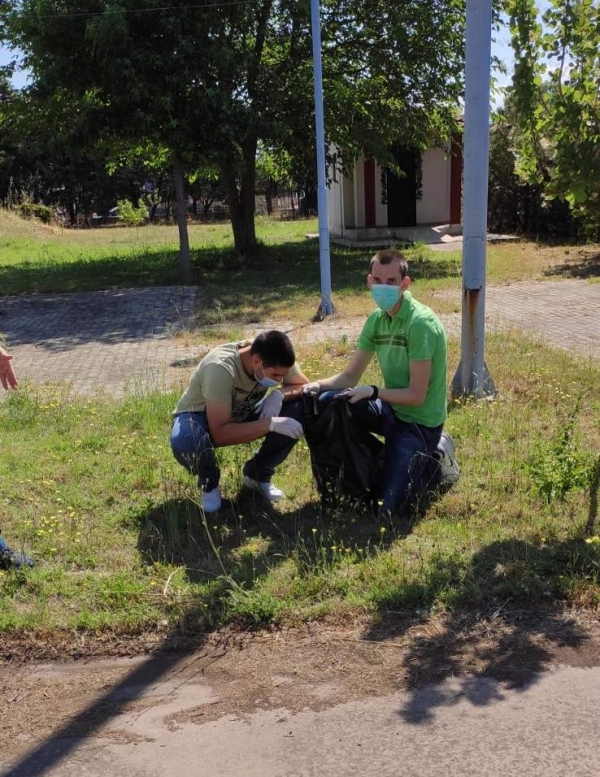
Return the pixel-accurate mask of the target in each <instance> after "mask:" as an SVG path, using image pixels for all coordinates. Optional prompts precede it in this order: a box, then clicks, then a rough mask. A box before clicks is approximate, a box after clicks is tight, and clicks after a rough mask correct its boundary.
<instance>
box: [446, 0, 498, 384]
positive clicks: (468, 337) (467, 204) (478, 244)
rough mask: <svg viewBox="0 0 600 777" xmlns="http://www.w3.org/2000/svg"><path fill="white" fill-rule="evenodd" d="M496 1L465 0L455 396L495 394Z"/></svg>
mask: <svg viewBox="0 0 600 777" xmlns="http://www.w3.org/2000/svg"><path fill="white" fill-rule="evenodd" d="M491 38H492V0H467V40H466V44H467V45H466V61H465V134H464V197H463V206H464V211H463V264H462V290H463V301H462V336H461V362H460V364H459V367H458V370H457V372H456V375H455V376H454V380H453V382H452V393H453V395H454V396H455V397H457V396H464V395H466V394H472V395H474V396H475V397H481V396H482V395H484V394H493V393H494V384H493V381H492V379H491V376H490V375H489V372H488V369H487V366H486V364H485V361H484V342H485V270H486V241H487V193H488V168H489V146H490V59H491Z"/></svg>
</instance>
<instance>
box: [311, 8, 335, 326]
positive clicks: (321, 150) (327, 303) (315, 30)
mask: <svg viewBox="0 0 600 777" xmlns="http://www.w3.org/2000/svg"><path fill="white" fill-rule="evenodd" d="M310 18H311V25H312V49H313V71H314V89H315V125H316V131H317V208H318V211H319V262H320V265H321V304H320V306H319V310H318V312H317V318H323V317H324V316H330V315H331V314H332V313H334V312H335V308H334V306H333V302H332V300H331V261H330V256H329V218H328V208H327V178H326V174H325V121H324V112H323V71H322V68H321V20H320V9H319V0H310Z"/></svg>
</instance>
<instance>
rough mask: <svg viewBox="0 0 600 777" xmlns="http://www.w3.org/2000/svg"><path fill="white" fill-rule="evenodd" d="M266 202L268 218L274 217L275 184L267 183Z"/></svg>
mask: <svg viewBox="0 0 600 777" xmlns="http://www.w3.org/2000/svg"><path fill="white" fill-rule="evenodd" d="M265 200H266V203H267V216H272V215H273V182H272V181H267V183H266V186H265Z"/></svg>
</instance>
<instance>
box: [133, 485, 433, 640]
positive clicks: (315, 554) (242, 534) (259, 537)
mask: <svg viewBox="0 0 600 777" xmlns="http://www.w3.org/2000/svg"><path fill="white" fill-rule="evenodd" d="M420 517H421V515H419V516H418V517H417V516H414V517H413V519H412V520H411V522H410V523H409V522H408V521H406V522H405V523H404V524H403V527H402V529H400V528H397V529H396V531H395V532H394V534H393V536H391V533H390V534H389V535H388V536H387V537H386V538H385V540H383V539H382V533H381V523H380V521H379V520H378V519H377V518H376V517H375V516H374V515H373V513H372V512H371V511H369V510H368V509H367V508H366V507H364V506H361V505H355V506H352V507H351V508H345V509H337V510H333V509H326V508H324V507H323V506H322V505H321V502H320V501H314V502H309V503H308V504H306V505H305V506H304V507H302V508H300V509H291V510H290V511H289V512H285V510H282V509H277V510H276V509H275V508H273V507H272V506H271V505H270V504H269V503H268V502H266V501H265V500H263V499H261V498H260V497H259V496H258V495H255V494H253V493H252V492H250V491H248V490H247V489H242V491H241V492H240V495H239V497H238V498H237V499H235V500H223V507H222V509H221V510H220V512H219V513H215V514H207V515H205V514H203V512H202V511H201V509H200V507H199V506H198V504H197V503H196V502H194V501H192V500H190V499H179V500H167V501H166V502H163V503H162V504H160V505H158V506H155V507H152V508H149V509H147V510H143V511H142V512H141V513H139V514H138V516H137V517H136V518H135V521H136V522H137V525H138V527H139V534H138V550H139V552H140V555H141V557H142V560H143V562H144V563H145V564H157V563H159V564H168V565H175V566H179V567H185V570H186V575H187V577H188V579H189V581H190V582H192V583H198V582H203V581H208V580H215V579H218V578H227V581H228V583H229V584H230V585H232V586H242V587H244V588H245V589H246V590H251V589H252V588H253V587H254V585H255V584H256V583H257V582H258V581H260V579H261V578H262V577H263V575H265V574H267V573H268V572H270V571H272V570H273V569H274V568H275V567H276V566H277V565H278V564H280V563H282V562H283V561H285V560H286V559H287V558H288V557H290V556H291V555H293V556H294V557H295V558H299V557H301V561H302V566H304V567H305V568H306V569H307V570H310V568H311V567H313V566H314V565H316V564H319V563H323V562H324V563H331V561H332V557H333V553H332V551H331V545H332V543H335V544H337V545H341V546H346V547H349V546H350V545H352V546H353V547H354V548H361V550H363V551H365V553H367V552H370V551H378V550H381V549H384V548H385V547H388V546H389V545H390V544H391V542H392V541H393V540H395V539H397V538H398V537H399V536H400V535H401V534H404V533H408V532H409V531H410V527H412V525H414V522H415V521H416V520H418V518H420ZM130 525H131V523H130ZM315 535H316V537H315ZM220 593H221V591H218V592H216V594H217V596H218V595H220ZM214 615H215V617H216V619H217V621H219V622H222V620H223V619H224V618H226V616H227V613H226V612H225V610H223V611H221V612H220V613H218V614H217V613H214ZM250 625H259V624H258V623H252V624H250Z"/></svg>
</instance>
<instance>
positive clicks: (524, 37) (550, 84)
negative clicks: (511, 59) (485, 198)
mask: <svg viewBox="0 0 600 777" xmlns="http://www.w3.org/2000/svg"><path fill="white" fill-rule="evenodd" d="M506 9H507V11H508V13H509V15H510V19H511V32H512V40H513V48H514V51H515V72H514V78H513V96H514V101H515V112H516V121H517V122H518V126H519V129H520V133H519V135H518V138H517V150H518V163H517V169H518V172H519V174H520V175H522V176H523V178H524V179H525V180H527V181H529V182H530V183H533V182H536V183H542V184H543V186H544V193H545V195H546V196H547V197H548V198H550V199H551V198H556V197H558V198H561V199H564V200H566V202H568V203H569V206H570V208H571V210H572V211H573V213H575V214H580V215H581V216H582V217H583V218H584V219H585V222H586V224H587V225H588V229H589V236H590V237H595V236H597V235H598V234H599V233H600V186H599V185H598V184H599V181H600V155H598V146H599V144H600V103H599V101H598V77H599V74H600V58H599V53H598V52H599V51H600V6H599V5H598V3H595V2H592V0H569V2H564V0H551V2H550V3H549V7H548V9H547V10H546V11H545V12H544V13H543V14H542V15H541V17H540V14H539V12H538V9H537V7H536V3H535V2H534V0H509V2H507V3H506Z"/></svg>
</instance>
